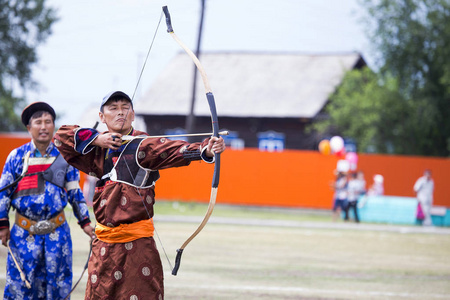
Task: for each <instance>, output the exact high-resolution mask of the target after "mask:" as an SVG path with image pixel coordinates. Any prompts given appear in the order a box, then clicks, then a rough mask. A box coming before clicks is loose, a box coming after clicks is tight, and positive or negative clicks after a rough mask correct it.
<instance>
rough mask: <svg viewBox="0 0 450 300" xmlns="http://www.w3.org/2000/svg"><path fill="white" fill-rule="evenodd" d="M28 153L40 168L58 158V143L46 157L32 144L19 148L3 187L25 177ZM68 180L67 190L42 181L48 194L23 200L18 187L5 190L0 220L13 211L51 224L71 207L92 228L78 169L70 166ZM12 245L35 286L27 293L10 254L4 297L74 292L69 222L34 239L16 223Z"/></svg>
mask: <svg viewBox="0 0 450 300" xmlns="http://www.w3.org/2000/svg"><path fill="white" fill-rule="evenodd" d="M28 151H30V152H31V155H30V158H31V159H32V160H33V161H34V162H35V164H39V163H40V161H45V159H46V158H47V161H48V158H49V157H56V156H58V155H59V151H58V149H57V148H56V147H55V146H54V144H53V143H50V145H49V147H48V148H47V151H46V155H44V157H42V156H41V154H40V152H39V151H38V150H37V149H36V147H35V145H34V144H33V142H30V143H27V144H25V145H23V146H21V147H19V148H16V149H14V150H13V151H12V152H11V153H10V154H9V156H8V158H7V159H6V162H5V165H4V168H3V173H2V177H1V179H0V188H2V187H5V186H6V185H8V184H9V183H11V182H13V181H14V180H15V179H16V178H18V177H19V176H20V174H21V172H22V170H23V160H22V158H23V157H24V155H25V154H26V153H27V152H28ZM39 157H40V158H39ZM30 169H32V167H31V166H30V167H29V169H28V173H30V172H31V171H30ZM36 182H37V181H36ZM65 182H66V187H65V188H61V187H59V186H57V185H55V184H53V183H50V182H48V181H44V182H43V183H41V184H44V185H45V189H44V191H42V192H41V193H38V194H32V195H23V196H18V195H20V193H17V190H16V189H17V186H16V187H11V188H9V189H7V190H5V191H3V192H0V220H5V219H8V214H9V211H10V208H11V207H13V208H14V209H15V210H16V211H17V212H18V213H20V214H21V215H23V216H25V217H27V218H29V219H31V220H34V221H39V220H48V219H51V218H53V217H55V216H56V215H58V213H60V212H61V211H63V210H64V208H65V207H66V205H67V203H70V204H71V205H72V207H73V209H74V213H75V216H76V218H77V219H78V223H79V224H80V226H86V225H88V224H89V223H90V220H89V213H88V207H87V205H86V201H85V199H84V197H83V193H82V192H81V190H80V188H79V185H78V182H79V172H78V170H77V169H75V168H73V167H72V166H69V167H68V168H67V169H66V173H65ZM67 183H69V184H67ZM31 185H32V184H31ZM15 193H16V194H15ZM13 223H14V220H11V221H10V224H13ZM9 245H10V247H11V250H12V251H13V253H14V256H15V257H16V259H17V260H18V261H19V264H20V265H21V268H22V270H23V272H24V273H25V275H26V278H27V280H28V282H30V284H31V286H32V287H31V289H28V288H27V287H26V285H25V283H24V282H23V281H22V280H21V278H20V273H19V271H18V269H17V267H16V265H15V264H14V261H13V259H12V257H11V255H10V254H9V253H8V259H7V275H6V286H5V292H4V299H14V300H17V299H64V298H65V297H66V296H67V295H68V293H69V292H70V290H71V288H72V240H71V236H70V228H69V225H68V223H67V222H64V223H63V224H62V225H61V226H59V227H58V228H56V229H55V230H54V231H53V232H52V233H49V234H45V235H32V236H30V234H29V232H28V231H27V230H25V229H23V228H21V227H19V226H18V225H16V224H13V225H12V228H11V237H10V242H9Z"/></svg>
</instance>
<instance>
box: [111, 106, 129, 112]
mask: <svg viewBox="0 0 450 300" xmlns="http://www.w3.org/2000/svg"><path fill="white" fill-rule="evenodd" d="M119 108H121V109H123V110H129V109H130V105H124V106H122V107H119V106H118V105H111V106H109V107H108V109H109V110H112V111H114V110H118V109H119Z"/></svg>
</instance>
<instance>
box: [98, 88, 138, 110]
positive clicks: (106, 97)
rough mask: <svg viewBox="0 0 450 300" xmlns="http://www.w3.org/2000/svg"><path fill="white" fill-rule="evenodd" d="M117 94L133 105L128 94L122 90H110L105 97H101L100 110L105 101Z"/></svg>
mask: <svg viewBox="0 0 450 300" xmlns="http://www.w3.org/2000/svg"><path fill="white" fill-rule="evenodd" d="M117 96H119V97H122V98H124V99H125V100H128V101H130V103H131V106H132V107H133V101H131V98H130V96H128V95H127V94H125V93H124V92H122V91H114V92H110V93H109V94H107V95H106V96H105V97H103V100H102V105H100V111H101V110H102V107H103V105H105V104H106V102H108V101H109V100H110V99H111V98H113V97H117Z"/></svg>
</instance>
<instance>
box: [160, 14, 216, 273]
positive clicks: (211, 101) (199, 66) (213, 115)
mask: <svg viewBox="0 0 450 300" xmlns="http://www.w3.org/2000/svg"><path fill="white" fill-rule="evenodd" d="M162 9H163V12H164V15H165V16H166V25H167V32H168V33H169V34H170V35H171V36H172V38H173V39H174V40H175V41H176V42H177V43H178V44H179V45H180V46H181V48H183V49H184V51H186V53H187V54H188V55H189V57H190V58H192V60H193V61H194V63H195V65H196V67H197V69H198V71H199V72H200V75H201V76H202V80H203V85H204V86H205V92H206V99H207V100H208V104H209V110H210V112H211V121H212V129H213V132H212V133H213V136H215V137H219V121H218V118H217V111H216V103H215V101H214V95H213V93H212V91H211V87H210V85H209V81H208V78H207V77H206V72H205V70H204V69H203V66H202V64H201V63H200V61H199V60H198V58H197V56H195V54H194V53H193V52H192V51H191V50H190V49H189V48H188V47H187V46H186V45H185V44H184V43H183V42H182V41H181V40H180V39H179V38H178V37H177V35H176V34H175V33H174V31H173V28H172V21H171V19H170V14H169V10H168V8H167V6H163V8H162ZM219 177H220V154H219V153H216V154H215V164H214V175H213V180H212V186H211V197H210V200H209V205H208V210H207V211H206V215H205V217H204V218H203V221H202V222H201V223H200V225H199V227H198V228H197V229H196V230H195V231H194V233H193V234H192V235H191V236H190V237H189V238H188V239H187V240H186V241H185V242H184V243H183V245H181V247H180V248H179V249H178V250H177V256H176V258H175V266H174V268H173V270H172V275H177V272H178V269H179V268H180V263H181V255H182V254H183V250H184V248H186V246H187V245H188V244H189V243H190V242H191V241H192V240H193V239H194V238H195V237H196V236H197V234H199V232H200V231H202V229H203V227H205V225H206V223H208V220H209V217H210V216H211V214H212V212H213V210H214V205H215V203H216V197H217V188H218V187H219Z"/></svg>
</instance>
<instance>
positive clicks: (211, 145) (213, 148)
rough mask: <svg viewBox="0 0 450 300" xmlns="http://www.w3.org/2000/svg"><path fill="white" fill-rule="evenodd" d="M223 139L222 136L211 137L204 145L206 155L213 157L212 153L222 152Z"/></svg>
mask: <svg viewBox="0 0 450 300" xmlns="http://www.w3.org/2000/svg"><path fill="white" fill-rule="evenodd" d="M225 148H226V147H225V141H224V140H223V138H222V137H219V138H218V137H215V136H213V137H211V139H210V140H209V142H208V146H207V147H206V156H207V157H213V156H214V153H222V152H223V151H225Z"/></svg>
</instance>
